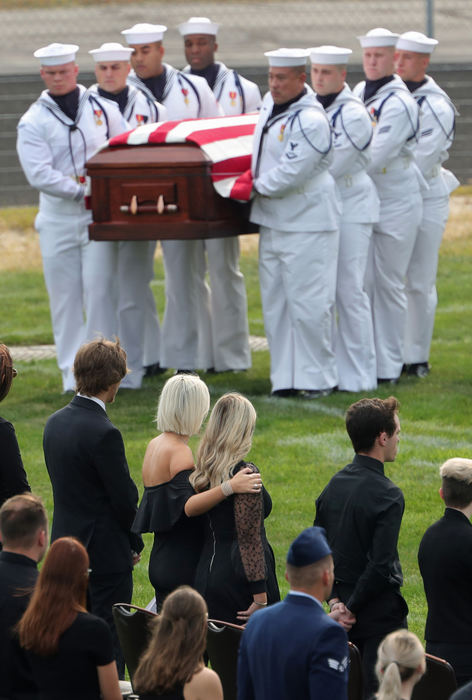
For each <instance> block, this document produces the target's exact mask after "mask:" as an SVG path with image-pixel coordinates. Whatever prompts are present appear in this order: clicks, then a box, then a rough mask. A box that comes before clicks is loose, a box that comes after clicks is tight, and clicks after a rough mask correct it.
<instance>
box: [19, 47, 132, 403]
mask: <svg viewBox="0 0 472 700" xmlns="http://www.w3.org/2000/svg"><path fill="white" fill-rule="evenodd" d="M70 60H73V58H72V59H70ZM79 90H80V98H79V107H78V112H77V116H76V118H75V120H74V121H73V120H72V119H70V118H69V117H68V116H66V114H65V113H64V112H63V111H62V110H61V109H60V108H59V106H58V105H57V103H56V102H55V101H54V100H53V99H52V97H51V96H50V95H49V93H48V91H47V90H44V91H43V92H42V94H41V96H40V98H39V99H38V100H37V101H36V102H34V103H33V104H32V105H31V107H30V108H29V109H28V111H27V112H26V113H25V114H24V115H23V116H22V117H21V119H20V122H19V124H18V140H17V150H18V156H19V159H20V163H21V166H22V168H23V170H24V172H25V175H26V178H27V180H28V182H29V183H30V185H31V186H32V187H35V188H36V189H38V190H39V191H40V195H39V213H38V215H37V217H36V221H35V226H36V229H37V230H38V232H39V242H40V247H41V254H42V258H43V268H44V277H45V281H46V287H47V290H48V294H49V303H50V308H51V318H52V326H53V333H54V341H55V343H56V351H57V361H58V365H59V368H60V370H61V372H62V382H63V388H64V390H65V391H67V390H73V389H74V388H75V380H74V376H73V372H72V365H73V362H74V357H75V354H76V352H77V350H78V349H79V347H80V345H81V344H82V343H83V342H84V341H86V340H92V339H93V338H94V337H95V336H96V335H97V334H103V335H104V336H105V337H112V336H113V335H114V334H116V333H117V331H118V328H117V317H116V298H115V292H116V290H115V280H114V276H113V270H112V267H111V265H110V251H111V248H110V246H109V244H108V243H107V242H103V241H89V238H88V224H89V223H90V222H91V220H92V217H91V212H90V211H87V209H86V208H85V202H84V183H85V168H84V165H85V162H86V161H87V160H88V159H89V158H90V157H91V156H92V155H93V154H94V153H95V151H96V150H97V148H98V147H99V146H101V145H102V144H103V143H104V142H105V141H106V140H107V139H108V138H109V137H111V136H115V135H118V134H120V133H122V132H123V131H125V130H126V128H127V124H126V122H125V121H124V119H123V117H122V116H121V114H120V111H119V109H118V107H117V105H116V104H113V103H111V102H109V101H108V100H106V99H103V98H101V97H98V96H97V95H96V94H93V93H92V92H90V91H86V89H85V88H84V87H83V86H79ZM84 312H85V318H84Z"/></svg>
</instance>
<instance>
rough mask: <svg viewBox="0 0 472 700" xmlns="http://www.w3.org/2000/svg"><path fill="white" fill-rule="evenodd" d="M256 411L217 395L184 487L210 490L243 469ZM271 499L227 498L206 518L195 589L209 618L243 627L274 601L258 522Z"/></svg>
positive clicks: (270, 560) (269, 558) (270, 563)
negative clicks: (199, 594) (252, 615)
mask: <svg viewBox="0 0 472 700" xmlns="http://www.w3.org/2000/svg"><path fill="white" fill-rule="evenodd" d="M255 423H256V412H255V410H254V407H253V406H252V404H251V403H250V402H249V401H248V400H247V399H246V398H245V397H244V396H241V394H236V393H231V394H225V395H224V396H222V397H221V398H220V399H219V400H218V401H217V402H216V404H215V407H214V408H213V411H212V413H211V415H210V419H209V421H208V426H207V428H206V430H205V433H204V435H203V438H202V440H201V442H200V445H199V448H198V454H197V465H196V469H195V471H194V472H193V473H192V474H191V476H190V483H191V484H192V486H193V487H194V489H195V491H197V492H198V493H204V492H205V491H206V490H208V489H211V488H214V487H215V486H218V485H220V486H221V484H224V482H225V481H226V480H227V479H229V478H230V477H232V476H233V477H234V475H235V474H237V473H238V472H239V471H240V470H242V469H245V468H249V469H251V470H252V472H253V473H255V474H259V471H258V469H257V467H256V466H255V465H254V464H252V463H251V462H245V461H244V458H245V457H246V455H247V454H248V452H249V450H250V449H251V444H252V435H253V432H254V427H255ZM271 509H272V501H271V498H270V496H269V494H268V493H267V491H266V490H265V488H264V487H262V489H261V490H260V491H259V492H254V493H244V494H242V493H240V494H233V495H230V496H229V497H228V498H227V499H226V500H225V501H223V502H221V503H219V504H218V505H217V506H215V507H214V508H212V509H211V510H210V511H209V512H208V513H207V516H206V525H205V535H204V543H203V549H202V552H201V555H200V560H199V562H198V566H197V575H196V588H197V590H198V591H199V592H200V593H201V594H202V595H203V597H204V598H205V600H206V602H207V605H208V612H209V615H210V617H211V618H214V619H218V620H224V621H225V622H233V623H237V624H238V623H239V624H241V623H244V622H246V621H247V620H248V618H249V617H250V615H251V614H252V613H253V612H255V610H258V609H259V608H261V607H265V606H266V605H268V604H270V603H274V602H276V601H278V600H279V599H280V595H279V589H278V585H277V578H276V575H275V561H274V555H273V552H272V549H271V547H270V544H269V542H268V541H267V537H266V533H265V528H264V518H266V517H267V516H268V515H269V513H270V511H271Z"/></svg>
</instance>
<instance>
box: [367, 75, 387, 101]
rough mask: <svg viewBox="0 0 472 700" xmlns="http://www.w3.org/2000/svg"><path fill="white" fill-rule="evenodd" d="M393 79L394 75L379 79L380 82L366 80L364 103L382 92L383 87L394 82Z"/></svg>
mask: <svg viewBox="0 0 472 700" xmlns="http://www.w3.org/2000/svg"><path fill="white" fill-rule="evenodd" d="M393 78H394V76H393V75H386V76H385V77H384V78H379V79H378V80H366V81H365V88H364V102H367V100H370V98H371V97H373V96H374V95H375V93H376V92H377V90H380V88H381V87H382V86H383V85H386V84H387V83H389V82H390V81H391V80H393Z"/></svg>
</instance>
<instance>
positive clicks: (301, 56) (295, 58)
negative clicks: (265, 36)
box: [264, 49, 310, 68]
mask: <svg viewBox="0 0 472 700" xmlns="http://www.w3.org/2000/svg"><path fill="white" fill-rule="evenodd" d="M309 53H310V52H309V50H308V49H275V51H266V52H265V53H264V56H267V58H268V59H269V66H276V67H280V68H282V67H292V66H304V65H305V64H306V59H307V56H308V54H309Z"/></svg>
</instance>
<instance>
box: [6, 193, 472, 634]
mask: <svg viewBox="0 0 472 700" xmlns="http://www.w3.org/2000/svg"><path fill="white" fill-rule="evenodd" d="M465 199H467V198H464V201H465ZM469 205H470V201H469ZM5 216H7V215H5ZM8 216H10V215H8ZM8 216H7V218H8ZM464 216H465V215H460V216H458V221H457V227H456V229H457V230H456V231H455V232H454V231H453V234H452V235H451V236H449V237H448V240H446V241H445V242H444V243H443V246H442V250H441V261H440V272H439V279H438V291H439V299H440V301H439V308H438V313H437V323H436V329H435V335H434V341H433V348H432V355H431V363H432V368H433V369H432V373H431V375H430V376H429V377H428V378H427V379H424V380H418V379H415V378H407V379H404V380H403V379H402V381H401V383H400V384H399V385H398V386H397V387H394V393H395V395H396V396H397V397H398V399H399V400H400V402H401V413H400V418H401V422H402V434H401V444H400V452H399V455H398V458H397V461H396V462H395V463H393V464H389V465H387V466H386V473H387V475H388V476H389V477H391V478H392V479H393V480H394V481H395V482H396V483H397V484H398V485H399V486H400V487H401V488H402V489H403V491H404V494H405V500H406V511H405V516H404V519H403V525H402V530H401V535H400V558H401V561H402V564H403V570H404V576H405V586H404V594H405V597H406V599H407V602H408V604H409V606H410V627H411V629H412V630H413V631H415V632H416V633H417V634H418V635H420V637H422V635H423V627H424V619H425V612H426V608H425V600H424V594H423V589H422V584H421V578H420V576H419V572H418V568H417V563H416V553H417V548H418V543H419V540H420V537H421V535H422V533H423V532H424V530H425V529H426V527H427V526H428V525H429V524H430V523H432V522H433V521H434V520H435V519H437V518H438V517H439V516H440V515H441V513H442V505H441V501H440V499H439V496H438V487H439V477H438V469H439V466H440V465H441V463H442V462H443V461H444V460H445V459H447V458H449V457H452V456H467V457H469V456H471V455H470V453H471V440H470V433H469V430H470V422H471V408H472V400H471V386H472V364H471V361H470V351H471V332H472V331H471V329H472V302H471V299H472V275H471V274H470V270H471V264H472V225H471V224H470V220H471V219H472V217H470V207H469V211H468V216H469V219H464ZM10 218H11V217H10ZM1 221H2V217H1V213H0V232H1V230H2V229H1ZM11 225H12V224H11V220H9V226H11ZM461 226H462V228H461ZM464 227H465V230H464ZM19 228H22V227H21V226H20V227H19ZM0 238H1V236H0ZM0 257H1V256H0ZM0 262H1V261H0ZM23 262H24V261H23ZM9 267H10V268H11V265H10V266H9ZM21 268H22V269H16V270H15V269H7V270H3V271H2V273H1V275H0V294H1V296H2V300H3V303H2V309H3V312H2V320H1V325H0V341H2V342H5V343H7V344H8V345H10V346H12V348H13V354H14V346H15V344H28V343H31V344H33V343H34V344H36V343H50V342H52V336H51V329H50V323H49V312H48V306H47V295H46V291H45V288H44V283H43V279H42V273H41V270H40V269H39V268H38V266H37V265H36V266H35V265H32V266H30V267H28V265H26V266H25V265H22V266H21ZM242 268H243V270H244V273H245V275H246V280H247V287H248V297H249V310H250V311H249V316H250V329H251V333H252V334H254V335H262V334H263V322H262V312H261V305H260V297H259V289H258V279H257V254H256V253H255V251H254V250H252V251H250V252H246V253H245V254H243V256H242ZM154 291H155V293H156V298H157V300H158V304H159V308H160V310H161V311H162V308H163V292H164V288H163V271H162V266H161V264H160V262H159V260H158V261H156V281H155V283H154ZM16 365H17V367H18V370H19V374H18V378H17V379H15V381H14V385H13V389H12V391H11V393H10V395H9V396H8V398H7V399H6V401H5V402H4V404H2V406H1V415H2V416H4V417H6V418H8V419H9V420H11V421H12V422H13V423H14V424H15V427H16V430H17V434H18V440H19V443H20V447H21V450H22V455H23V460H24V463H25V466H26V469H27V472H28V475H29V479H30V483H31V486H32V488H33V490H34V491H36V492H37V493H39V494H40V495H41V496H42V497H43V498H44V500H45V502H46V503H47V506H48V509H49V512H50V513H51V514H52V500H51V489H50V485H49V480H48V477H47V472H46V469H45V465H44V461H43V453H42V447H41V442H42V431H43V427H44V424H45V421H46V419H47V417H48V416H49V415H50V414H51V413H52V412H53V411H55V410H57V409H59V408H61V407H62V406H63V405H65V404H66V403H67V401H68V397H65V396H62V395H61V384H60V378H59V373H58V370H57V368H56V365H55V362H54V361H52V360H43V361H33V362H29V363H16ZM167 376H170V373H168V374H167V375H164V376H163V377H156V378H152V379H150V380H147V381H146V382H145V385H144V387H143V389H142V390H140V391H136V392H127V393H125V394H123V395H118V398H117V401H116V403H115V404H114V405H113V406H111V407H110V409H109V414H110V417H111V419H112V420H113V421H114V423H115V424H116V425H117V426H118V427H119V428H120V429H121V431H122V433H123V436H124V440H125V445H126V451H127V455H128V461H129V465H130V470H131V472H132V475H133V477H134V479H135V481H136V483H137V484H138V486H139V488H140V490H141V488H142V487H141V477H140V470H141V463H142V458H143V455H144V451H145V448H146V445H147V443H148V441H149V440H150V439H151V438H152V437H153V435H155V425H154V423H153V419H154V415H155V409H156V403H157V398H158V395H159V391H160V389H161V387H162V385H163V382H164V381H165V379H166V378H167ZM202 376H203V378H204V379H205V381H207V383H208V385H209V387H210V392H211V396H212V401H214V400H216V399H217V398H218V397H219V396H221V394H223V393H224V392H226V391H230V390H238V391H241V392H242V393H244V394H245V395H246V396H248V397H249V398H250V400H251V401H252V402H253V403H254V405H255V407H256V410H257V413H258V422H257V427H256V434H255V438H254V444H253V449H252V451H251V454H250V457H251V459H252V460H253V461H254V462H255V463H256V464H257V465H258V466H259V468H260V470H261V472H262V475H263V478H264V483H265V485H266V487H267V488H268V490H269V492H270V493H271V495H272V499H273V511H272V514H271V516H270V517H269V519H268V520H267V522H266V527H267V532H268V536H269V540H270V541H271V543H272V545H273V547H274V550H275V554H276V559H277V566H278V575H279V582H280V584H281V589H282V593H284V592H285V591H286V585H285V582H284V578H283V573H284V557H285V553H286V551H287V547H288V545H289V543H290V541H291V540H292V539H293V538H294V536H295V535H296V534H297V533H298V532H299V531H300V530H301V529H302V528H304V527H307V526H309V525H311V524H312V522H313V517H314V502H315V498H316V497H317V495H318V494H319V493H320V491H321V490H322V488H323V487H324V485H325V484H326V482H327V481H328V480H329V478H330V477H331V476H332V474H334V473H335V471H337V470H338V469H339V468H341V467H342V466H344V465H345V464H346V463H347V462H348V461H350V459H351V456H352V449H351V447H350V444H349V441H348V438H347V435H346V432H345V428H344V419H343V416H344V412H345V410H346V408H347V407H348V406H349V404H350V403H352V402H353V401H355V400H357V399H358V398H360V395H354V394H346V393H337V394H333V395H332V396H330V397H327V398H325V399H321V400H319V401H314V402H313V401H312V402H309V401H308V402H307V401H300V400H296V399H284V400H280V399H279V400H277V399H272V398H269V392H270V382H269V378H268V377H269V354H268V352H256V353H253V367H252V369H251V370H250V371H248V372H246V373H242V374H222V375H202ZM390 393H392V391H391V388H384V387H382V388H381V389H379V390H378V391H377V392H375V395H378V396H381V397H386V396H388V395H389V394H390ZM191 444H192V446H193V447H195V446H196V444H197V439H196V438H195V439H193V440H192V443H191ZM150 539H151V536H148V537H147V538H146V544H147V547H146V550H145V553H144V556H143V560H142V562H141V563H140V564H139V565H138V567H137V569H136V572H135V596H134V600H135V602H136V603H138V604H145V603H146V602H147V601H148V600H149V598H150V597H151V596H152V590H151V587H150V584H149V583H148V579H147V558H148V555H149V550H150V544H151V542H150Z"/></svg>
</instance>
